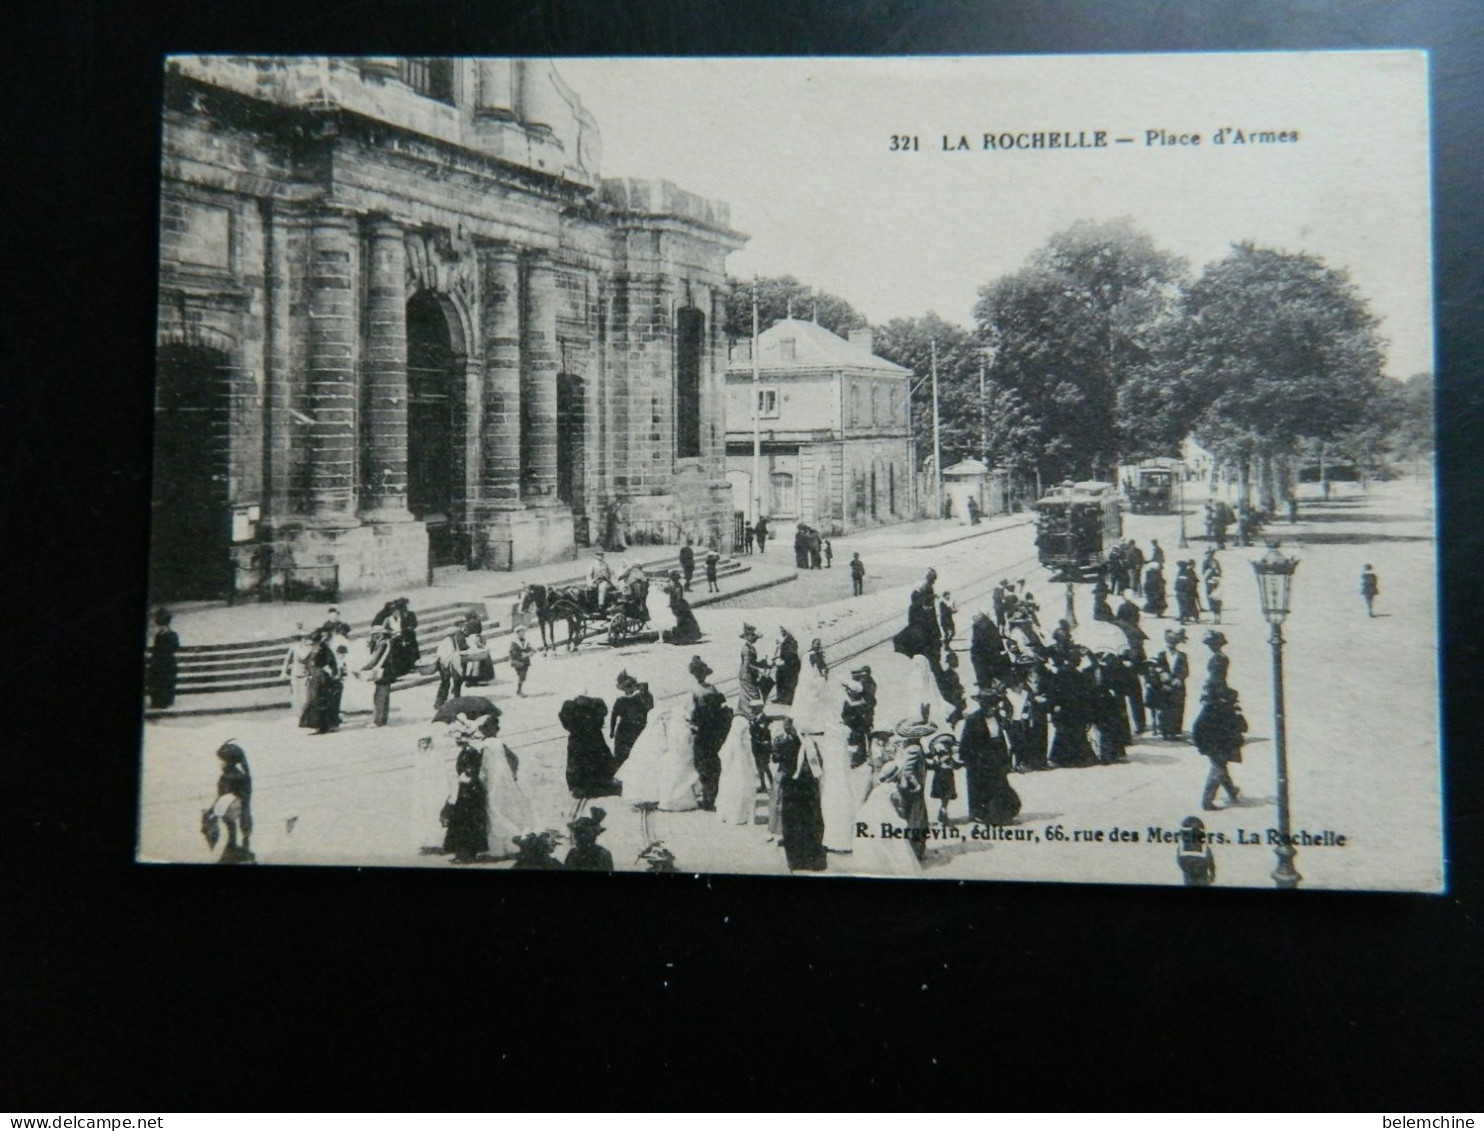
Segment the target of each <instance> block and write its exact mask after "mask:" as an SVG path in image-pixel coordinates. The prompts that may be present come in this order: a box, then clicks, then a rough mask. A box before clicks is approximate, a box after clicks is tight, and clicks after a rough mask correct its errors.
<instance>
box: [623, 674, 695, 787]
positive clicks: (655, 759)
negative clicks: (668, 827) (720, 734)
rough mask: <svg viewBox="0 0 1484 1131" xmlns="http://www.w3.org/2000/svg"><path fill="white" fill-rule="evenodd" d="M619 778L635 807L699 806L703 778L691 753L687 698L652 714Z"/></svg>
mask: <svg viewBox="0 0 1484 1131" xmlns="http://www.w3.org/2000/svg"><path fill="white" fill-rule="evenodd" d="M620 776H621V779H622V781H623V796H624V799H625V800H626V801H629V802H631V803H632V804H634V805H653V806H656V807H657V808H660V809H664V810H667V811H669V812H682V811H685V810H688V809H695V808H696V807H697V806H698V805H699V804H700V801H699V798H698V791H699V790H700V787H701V775H700V774H698V773H696V765H695V759H694V754H693V752H692V746H691V732H690V708H689V700H688V699H687V700H686V701H685V702H682V703H679V704H677V705H676V706H674V707H671V708H669V709H668V710H665V711H655V712H652V713H651V714H650V716H649V723H648V725H647V726H645V728H644V731H643V733H642V734H640V735H639V737H638V739H636V740H635V742H634V749H633V750H632V751H630V752H629V759H628V761H627V762H625V763H624V765H623V772H622V774H621V775H620Z"/></svg>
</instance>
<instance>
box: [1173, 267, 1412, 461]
mask: <svg viewBox="0 0 1484 1131" xmlns="http://www.w3.org/2000/svg"><path fill="white" fill-rule="evenodd" d="M1382 345H1383V343H1382V341H1381V338H1380V335H1379V333H1378V332H1377V325H1376V319H1375V316H1374V315H1373V314H1372V313H1371V311H1370V308H1369V306H1368V305H1367V303H1366V301H1365V299H1364V298H1363V297H1362V296H1361V294H1360V292H1359V291H1358V290H1357V289H1356V288H1355V286H1354V285H1353V284H1352V283H1351V282H1350V280H1349V278H1348V276H1347V275H1346V273H1345V272H1343V271H1339V270H1336V269H1334V268H1332V267H1329V266H1328V265H1326V264H1325V263H1324V261H1323V260H1321V259H1319V258H1318V257H1317V256H1314V255H1310V254H1308V253H1302V252H1284V251H1276V250H1272V249H1268V248H1259V247H1257V246H1255V245H1253V244H1248V243H1242V244H1237V245H1235V246H1234V247H1233V248H1232V250H1231V252H1230V254H1228V255H1227V256H1226V257H1225V258H1224V259H1221V260H1219V261H1217V262H1216V263H1213V264H1211V265H1210V266H1208V267H1207V268H1206V270H1205V271H1204V272H1203V273H1202V274H1201V277H1200V278H1199V279H1197V280H1196V281H1195V282H1194V283H1193V284H1191V286H1190V287H1189V288H1188V290H1187V291H1186V293H1185V296H1184V298H1183V300H1182V301H1181V303H1180V316H1179V318H1178V319H1177V320H1176V321H1175V323H1174V325H1173V328H1172V329H1171V331H1170V333H1169V335H1168V340H1167V341H1166V344H1165V357H1164V359H1163V361H1162V363H1161V371H1162V376H1163V379H1164V383H1165V384H1166V385H1167V386H1168V388H1169V389H1170V393H1169V397H1168V399H1169V402H1170V406H1171V412H1172V413H1173V419H1171V420H1170V421H1169V422H1168V424H1167V428H1168V429H1170V430H1175V431H1179V430H1182V429H1183V430H1185V431H1189V432H1190V433H1192V434H1193V435H1194V436H1195V438H1196V439H1197V440H1198V441H1199V442H1200V443H1201V445H1202V446H1203V447H1205V448H1207V449H1208V450H1210V451H1211V452H1213V453H1214V454H1216V455H1217V456H1218V457H1220V458H1223V459H1228V460H1232V461H1234V462H1238V463H1246V462H1248V461H1250V460H1251V459H1252V458H1253V457H1254V456H1264V455H1274V454H1280V453H1286V452H1292V451H1295V450H1296V449H1297V447H1298V446H1299V445H1300V444H1301V443H1303V442H1304V441H1335V440H1338V439H1339V438H1340V437H1341V436H1343V435H1345V434H1346V433H1347V432H1349V431H1352V430H1354V429H1356V428H1359V427H1362V426H1363V425H1364V424H1365V423H1366V422H1367V419H1368V413H1369V412H1370V410H1371V409H1372V408H1374V407H1375V406H1376V405H1377V404H1378V403H1379V402H1381V401H1383V400H1386V399H1388V397H1389V393H1390V391H1391V390H1390V389H1389V387H1388V386H1389V383H1387V382H1385V378H1383V377H1382V374H1381V364H1382Z"/></svg>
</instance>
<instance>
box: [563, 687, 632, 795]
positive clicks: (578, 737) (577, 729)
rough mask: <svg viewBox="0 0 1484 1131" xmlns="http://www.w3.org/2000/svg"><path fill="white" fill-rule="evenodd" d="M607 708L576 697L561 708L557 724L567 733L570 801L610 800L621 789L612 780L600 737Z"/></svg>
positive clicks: (594, 700) (596, 701)
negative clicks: (582, 799) (586, 799)
mask: <svg viewBox="0 0 1484 1131" xmlns="http://www.w3.org/2000/svg"><path fill="white" fill-rule="evenodd" d="M607 718H608V704H607V703H604V702H603V700H601V699H597V698H595V697H593V696H591V695H577V696H574V697H573V698H571V699H568V700H567V701H566V702H565V703H563V704H562V708H561V710H560V711H558V712H557V720H558V721H559V722H560V723H561V724H562V726H563V727H564V728H565V729H566V731H567V788H568V789H570V790H571V791H572V796H573V797H611V796H613V795H614V794H616V793H618V792H619V790H620V789H621V788H622V787H621V786H620V785H619V784H618V782H616V781H614V780H613V751H611V750H609V749H608V740H607V739H606V738H604V737H603V724H604V722H605V721H607Z"/></svg>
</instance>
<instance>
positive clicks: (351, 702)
mask: <svg viewBox="0 0 1484 1131" xmlns="http://www.w3.org/2000/svg"><path fill="white" fill-rule="evenodd" d="M332 639H333V640H341V641H345V649H346V650H345V672H346V678H345V690H344V691H343V692H341V695H340V710H341V713H342V714H347V715H348V714H350V713H351V712H352V711H354V712H356V713H357V714H365V713H368V712H370V711H372V710H374V708H375V704H374V702H373V696H374V695H375V693H376V684H375V683H374V682H373V681H372V680H371V679H370V678H368V677H370V676H371V675H372V674H373V673H371V672H367V671H364V670H363V669H364V668H365V667H366V665H367V664H368V663H370V662H371V644H370V642H369V641H368V640H365V639H361V640H349V641H347V640H345V637H343V636H340V637H334V638H332Z"/></svg>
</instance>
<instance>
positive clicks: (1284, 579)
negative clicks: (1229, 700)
mask: <svg viewBox="0 0 1484 1131" xmlns="http://www.w3.org/2000/svg"><path fill="white" fill-rule="evenodd" d="M1298 564H1299V563H1298V559H1297V558H1290V557H1285V556H1284V555H1283V554H1281V553H1279V552H1278V543H1276V542H1274V543H1271V544H1270V546H1269V548H1268V552H1267V553H1266V554H1264V555H1263V556H1262V557H1261V558H1259V559H1258V560H1257V561H1255V562H1253V563H1252V572H1253V573H1254V574H1256V576H1257V595H1258V599H1259V600H1261V602H1262V615H1263V619H1264V620H1266V621H1267V622H1268V625H1269V626H1270V629H1271V631H1270V632H1269V634H1268V643H1269V644H1271V645H1272V648H1273V745H1274V752H1275V754H1276V757H1277V762H1278V845H1277V847H1276V848H1274V849H1273V855H1275V856H1276V857H1277V858H1278V866H1277V867H1276V868H1274V869H1273V882H1274V883H1275V884H1277V885H1278V886H1279V887H1280V888H1296V887H1298V885H1299V881H1300V880H1302V879H1303V877H1302V876H1300V875H1299V874H1298V870H1297V869H1295V868H1294V866H1293V858H1294V856H1295V855H1297V850H1296V849H1295V848H1294V847H1293V831H1292V829H1291V828H1290V826H1289V820H1288V730H1287V725H1286V719H1285V717H1284V704H1283V622H1284V621H1285V620H1287V619H1288V600H1289V596H1290V595H1291V591H1292V587H1293V574H1294V571H1295V570H1297V569H1298Z"/></svg>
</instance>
